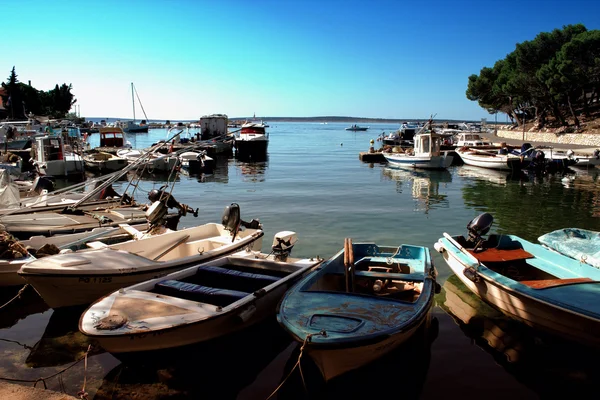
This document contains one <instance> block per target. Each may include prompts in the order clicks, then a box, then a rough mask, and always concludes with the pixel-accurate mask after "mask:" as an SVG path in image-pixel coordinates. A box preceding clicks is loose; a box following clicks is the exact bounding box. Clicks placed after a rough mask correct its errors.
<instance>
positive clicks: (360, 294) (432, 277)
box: [277, 238, 437, 381]
mask: <svg viewBox="0 0 600 400" xmlns="http://www.w3.org/2000/svg"><path fill="white" fill-rule="evenodd" d="M355 260H356V261H355ZM436 288H437V284H436V271H435V268H434V266H433V263H432V260H431V256H430V254H429V250H428V249H427V248H426V247H421V246H413V245H407V244H402V245H400V246H397V247H388V246H381V247H380V246H378V245H376V244H374V243H352V240H351V239H350V238H346V240H345V243H344V248H343V249H342V250H341V251H339V252H338V253H337V254H336V255H334V256H333V257H332V258H331V259H329V260H328V261H326V262H325V263H323V265H322V266H321V267H320V268H318V269H317V270H315V271H313V272H311V273H310V274H309V275H308V276H306V277H305V278H304V279H302V280H301V281H299V282H298V283H297V284H296V285H294V287H292V288H291V289H290V290H289V291H288V292H287V293H286V295H285V296H284V298H283V299H282V300H281V303H280V306H279V310H278V314H277V320H278V322H279V324H280V325H281V326H282V327H283V329H284V330H285V331H286V332H288V333H289V334H290V335H291V336H292V337H293V338H294V339H295V340H296V341H297V342H299V343H301V344H302V346H303V353H304V354H307V355H308V356H310V357H311V358H312V359H313V361H314V362H315V364H316V365H317V367H318V368H319V370H320V371H321V373H322V375H323V378H324V379H325V380H326V381H327V380H330V379H333V378H335V377H336V376H339V375H341V374H344V373H345V372H347V371H350V370H353V369H357V368H359V367H361V366H363V365H366V364H368V363H370V362H371V361H373V360H375V359H377V358H379V357H382V356H383V355H385V354H387V353H388V352H390V351H392V350H393V349H394V348H396V347H398V346H399V345H401V344H402V343H404V342H405V341H406V340H408V339H409V338H410V337H411V336H412V335H413V334H414V333H415V332H416V331H417V330H418V329H419V327H421V326H422V325H423V324H424V323H425V322H426V321H427V320H428V319H429V316H430V310H431V307H432V306H433V297H434V294H435V291H436Z"/></svg>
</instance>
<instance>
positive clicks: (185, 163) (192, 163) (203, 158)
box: [179, 151, 215, 174]
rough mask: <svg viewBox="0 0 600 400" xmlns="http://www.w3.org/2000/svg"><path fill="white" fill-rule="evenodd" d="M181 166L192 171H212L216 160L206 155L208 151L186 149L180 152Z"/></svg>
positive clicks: (206, 172)
mask: <svg viewBox="0 0 600 400" xmlns="http://www.w3.org/2000/svg"><path fill="white" fill-rule="evenodd" d="M179 160H180V162H181V168H183V169H185V170H187V171H188V172H190V173H205V174H208V173H211V172H212V171H213V169H214V167H215V160H214V159H213V158H212V157H209V156H207V155H206V151H185V152H183V153H181V154H179Z"/></svg>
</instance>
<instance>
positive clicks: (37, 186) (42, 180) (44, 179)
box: [32, 175, 55, 194]
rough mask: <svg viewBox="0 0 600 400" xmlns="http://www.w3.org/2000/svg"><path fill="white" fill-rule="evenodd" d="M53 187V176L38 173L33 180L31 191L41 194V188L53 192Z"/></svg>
mask: <svg viewBox="0 0 600 400" xmlns="http://www.w3.org/2000/svg"><path fill="white" fill-rule="evenodd" d="M54 187H55V181H54V178H53V177H51V176H47V175H38V176H37V177H36V178H35V179H34V181H33V189H32V190H33V191H34V192H35V193H37V194H42V191H43V190H47V191H48V193H50V192H53V191H54Z"/></svg>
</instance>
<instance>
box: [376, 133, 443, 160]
mask: <svg viewBox="0 0 600 400" xmlns="http://www.w3.org/2000/svg"><path fill="white" fill-rule="evenodd" d="M443 138H444V136H443V135H439V134H437V133H433V132H426V133H419V134H417V135H415V137H414V142H415V147H414V150H413V149H407V150H406V151H404V152H397V153H383V155H384V157H385V159H386V160H387V162H388V163H389V165H390V166H393V167H401V168H420V169H446V168H448V167H449V166H450V165H451V164H452V160H453V158H454V157H453V156H452V155H450V154H449V153H448V152H447V151H441V145H442V140H443Z"/></svg>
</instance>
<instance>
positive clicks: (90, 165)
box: [83, 151, 129, 172]
mask: <svg viewBox="0 0 600 400" xmlns="http://www.w3.org/2000/svg"><path fill="white" fill-rule="evenodd" d="M83 162H84V163H85V168H86V169H87V170H89V171H95V172H112V171H118V170H120V169H123V168H125V167H126V166H127V165H128V164H129V162H128V160H127V158H125V157H119V156H116V155H114V154H111V153H106V152H104V151H98V152H89V153H86V154H84V156H83Z"/></svg>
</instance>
